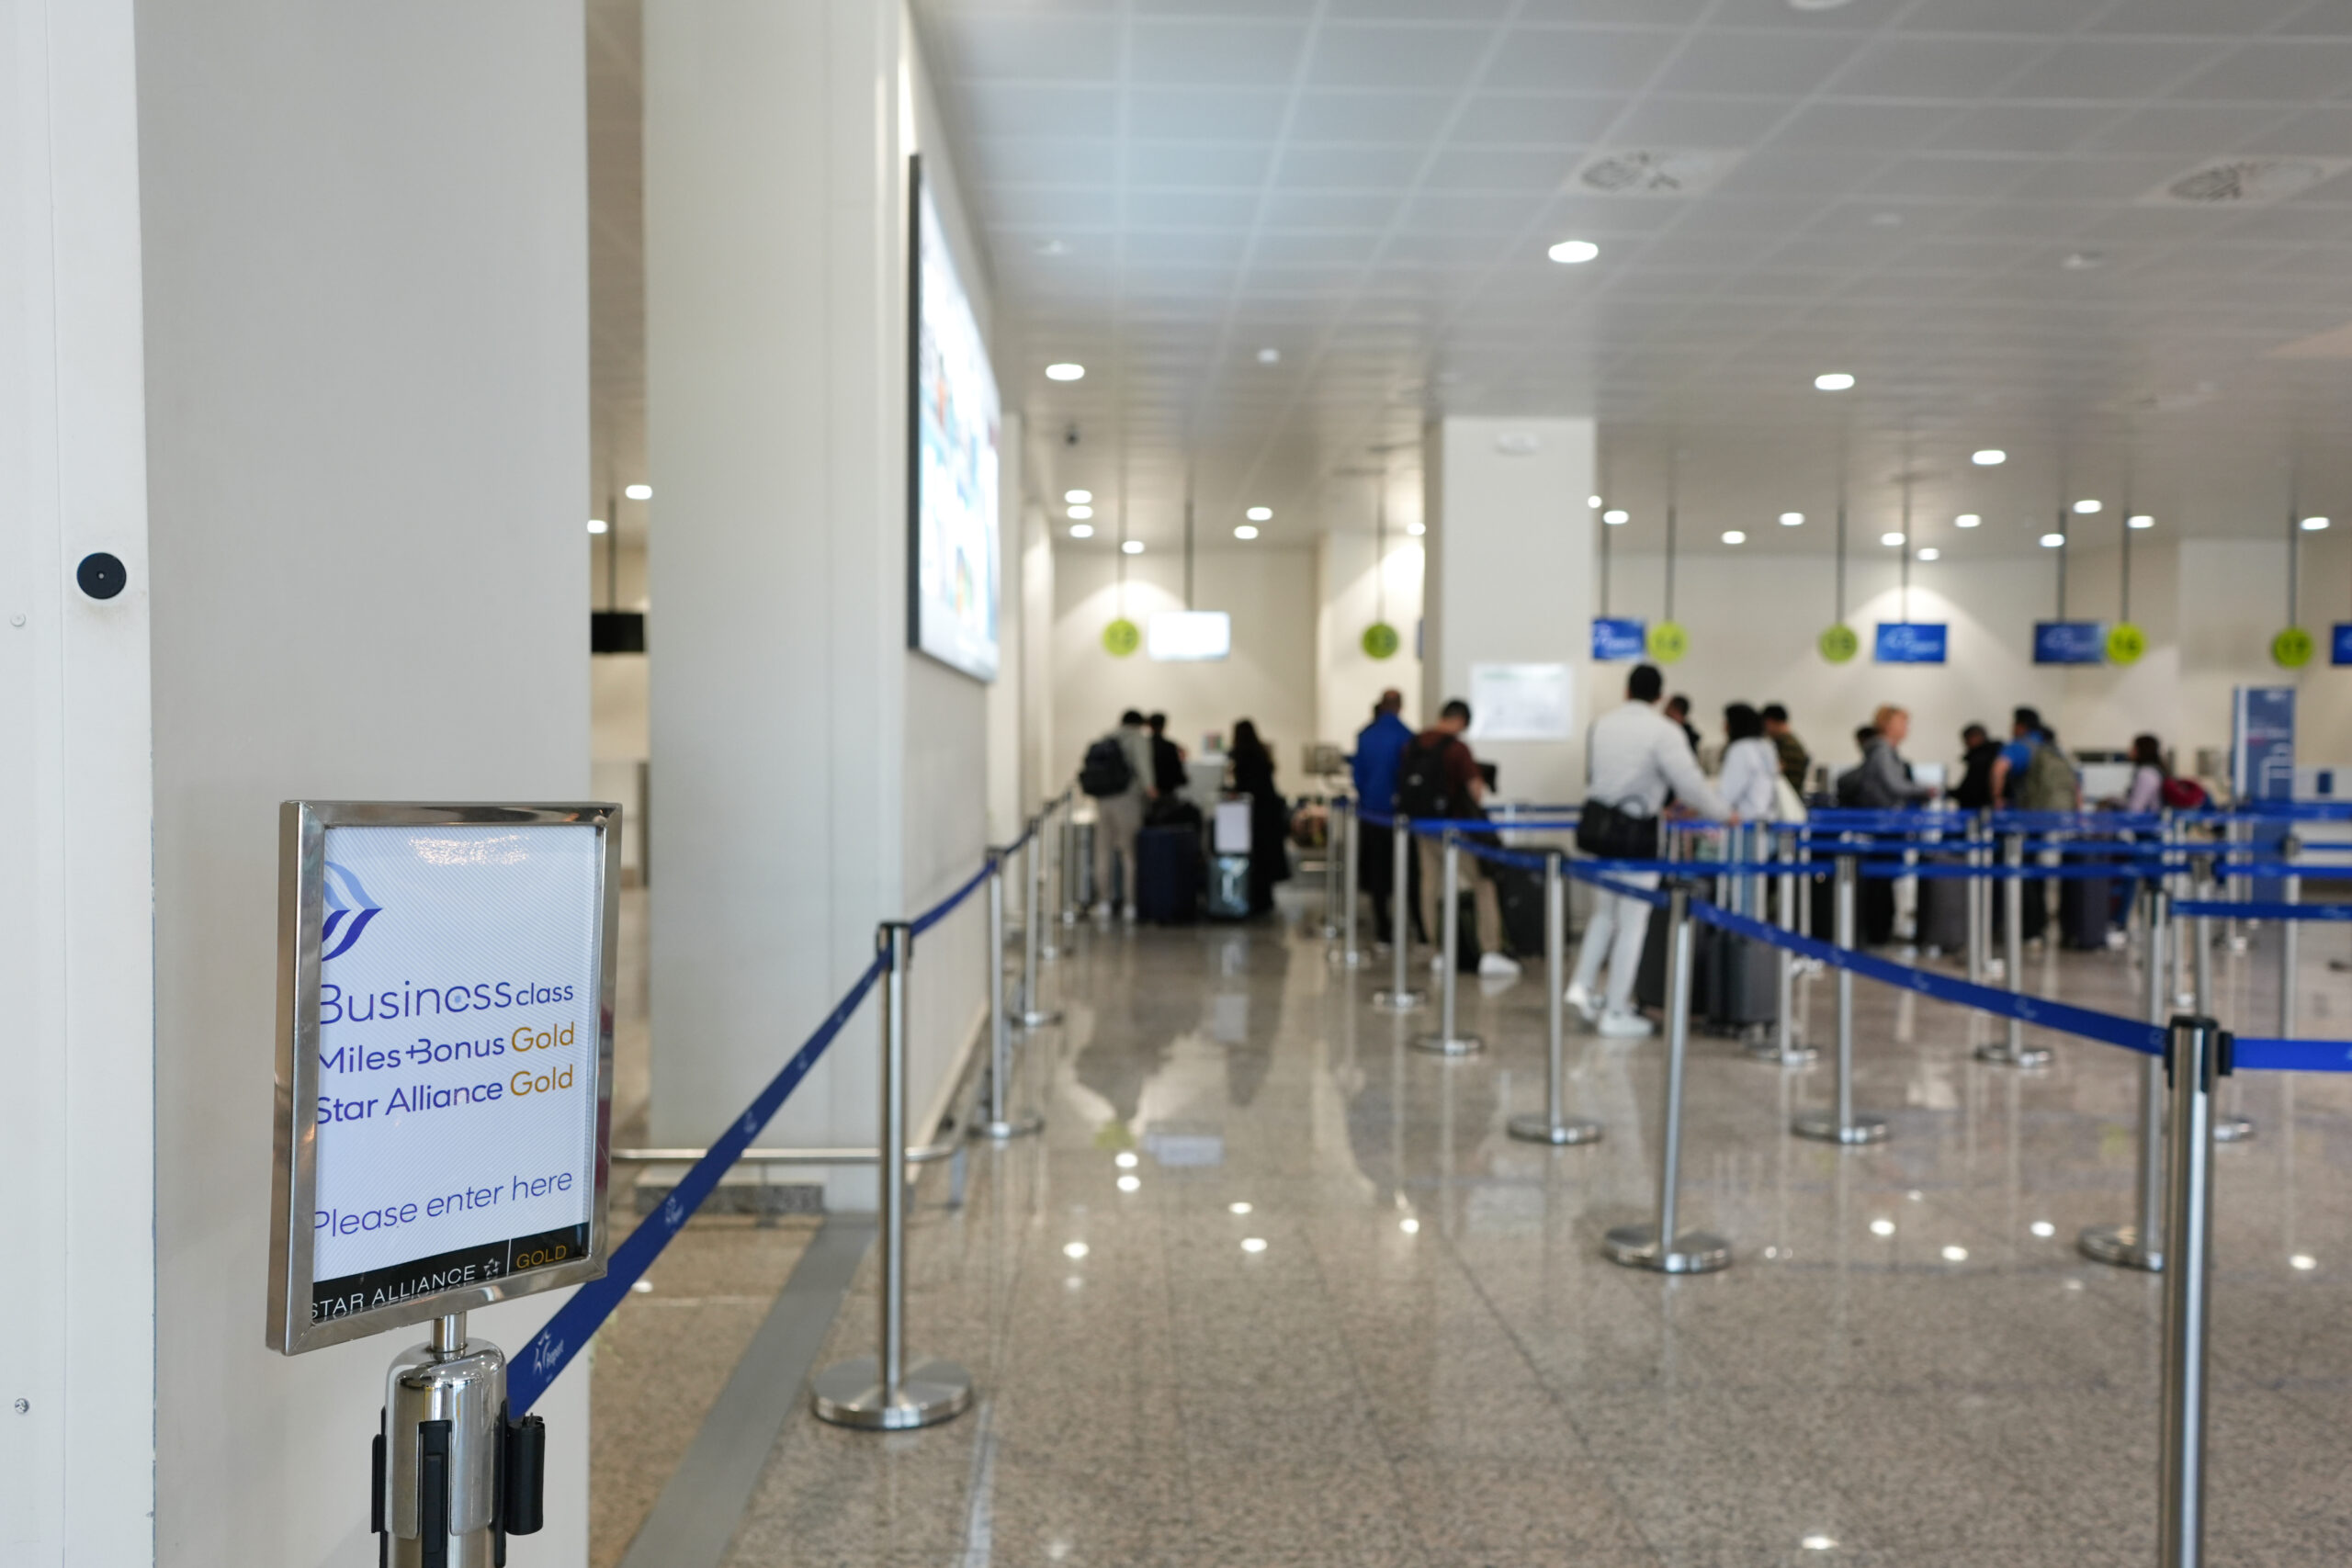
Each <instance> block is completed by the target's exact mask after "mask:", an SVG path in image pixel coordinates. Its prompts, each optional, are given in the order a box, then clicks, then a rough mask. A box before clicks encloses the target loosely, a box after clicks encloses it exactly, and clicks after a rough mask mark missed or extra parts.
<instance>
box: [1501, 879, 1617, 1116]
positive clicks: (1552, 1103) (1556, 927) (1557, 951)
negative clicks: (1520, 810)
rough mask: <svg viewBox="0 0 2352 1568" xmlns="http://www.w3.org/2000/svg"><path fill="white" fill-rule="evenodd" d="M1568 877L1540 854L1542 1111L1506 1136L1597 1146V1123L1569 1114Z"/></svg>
mask: <svg viewBox="0 0 2352 1568" xmlns="http://www.w3.org/2000/svg"><path fill="white" fill-rule="evenodd" d="M1567 952H1568V879H1567V876H1566V872H1565V870H1564V868H1563V867H1562V865H1561V858H1560V852H1559V851H1557V850H1546V851H1545V852H1544V985H1545V986H1546V987H1550V991H1551V999H1550V1001H1549V1002H1548V1003H1546V1004H1545V1012H1544V1113H1543V1114H1542V1115H1540V1116H1537V1115H1527V1114H1521V1115H1518V1116H1514V1117H1512V1118H1511V1119H1510V1122H1509V1123H1508V1125H1509V1127H1510V1135H1511V1136H1512V1137H1514V1138H1524V1139H1526V1140H1527V1141H1528V1142H1529V1143H1532V1144H1553V1145H1568V1144H1595V1143H1599V1142H1600V1134H1601V1127H1600V1122H1588V1121H1585V1120H1583V1119H1581V1118H1575V1117H1571V1116H1569V1115H1568V1112H1567V1105H1566V1100H1567V1077H1568V1072H1567V1060H1566V1057H1567V1016H1566V1014H1567V996H1566V987H1567V983H1568V960H1567Z"/></svg>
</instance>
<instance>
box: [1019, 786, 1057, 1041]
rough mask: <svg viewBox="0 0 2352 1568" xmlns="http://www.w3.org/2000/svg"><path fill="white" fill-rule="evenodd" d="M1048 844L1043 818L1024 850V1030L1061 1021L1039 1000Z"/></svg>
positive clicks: (1031, 829)
mask: <svg viewBox="0 0 2352 1568" xmlns="http://www.w3.org/2000/svg"><path fill="white" fill-rule="evenodd" d="M1045 845H1046V824H1045V822H1044V820H1043V819H1042V818H1041V819H1040V820H1038V821H1035V822H1032V823H1031V824H1029V844H1028V847H1027V848H1026V849H1024V850H1023V851H1022V854H1023V857H1024V858H1025V860H1026V864H1025V866H1024V867H1023V869H1024V870H1026V871H1027V872H1028V873H1029V874H1028V876H1027V877H1026V878H1025V879H1024V880H1025V881H1026V882H1027V884H1028V897H1027V902H1026V903H1025V904H1024V905H1023V909H1024V911H1025V912H1024V913H1023V917H1022V922H1021V923H1022V927H1023V930H1022V933H1021V937H1022V955H1021V1017H1020V1020H1019V1022H1020V1024H1021V1027H1022V1028H1023V1029H1043V1028H1044V1027H1045V1026H1046V1025H1047V1024H1049V1023H1059V1022H1060V1021H1062V1015H1061V1014H1060V1013H1058V1012H1057V1011H1055V1010H1052V1009H1050V1008H1046V1007H1041V1006H1039V1005H1038V1002H1037V960H1038V957H1039V943H1040V942H1042V941H1043V940H1044V928H1045V923H1046V921H1045V916H1044V914H1043V912H1042V911H1043V906H1044V904H1045V901H1046V863H1045V862H1044V861H1043V860H1042V859H1041V858H1040V856H1041V855H1042V854H1043V853H1044V851H1045Z"/></svg>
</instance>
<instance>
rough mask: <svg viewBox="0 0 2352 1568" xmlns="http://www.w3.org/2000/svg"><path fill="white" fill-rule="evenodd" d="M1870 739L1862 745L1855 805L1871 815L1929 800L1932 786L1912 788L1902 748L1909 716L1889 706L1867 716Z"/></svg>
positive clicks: (1908, 724)
mask: <svg viewBox="0 0 2352 1568" xmlns="http://www.w3.org/2000/svg"><path fill="white" fill-rule="evenodd" d="M1871 731H1872V733H1871V738H1870V739H1868V740H1865V741H1863V742H1862V765H1861V769H1860V773H1861V782H1860V784H1859V785H1857V786H1856V789H1855V795H1856V804H1857V805H1859V806H1860V807H1864V808H1865V809H1867V810H1871V811H1900V810H1903V809H1904V808H1905V807H1913V806H1918V805H1921V804H1923V803H1924V802H1927V801H1929V800H1933V799H1934V798H1935V795H1936V786H1935V785H1933V784H1913V783H1912V782H1911V764H1910V763H1908V762H1906V761H1904V760H1903V752H1902V746H1903V742H1904V741H1905V739H1907V738H1908V737H1909V736H1910V734H1911V714H1910V711H1909V710H1908V709H1905V708H1899V707H1896V706H1895V705H1894V704H1893V703H1886V704H1883V705H1881V706H1880V708H1879V710H1878V712H1876V713H1874V714H1872V715H1871Z"/></svg>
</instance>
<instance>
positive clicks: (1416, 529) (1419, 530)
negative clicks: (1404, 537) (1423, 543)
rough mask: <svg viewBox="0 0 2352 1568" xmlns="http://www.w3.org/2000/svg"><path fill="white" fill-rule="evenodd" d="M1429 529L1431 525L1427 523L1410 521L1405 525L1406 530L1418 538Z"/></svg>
mask: <svg viewBox="0 0 2352 1568" xmlns="http://www.w3.org/2000/svg"><path fill="white" fill-rule="evenodd" d="M1429 531H1430V525H1428V524H1426V523H1408V524H1406V525H1405V532H1407V533H1408V534H1410V535H1412V536H1413V537H1415V538H1416V539H1418V538H1419V537H1420V536H1422V535H1424V534H1426V533H1428V532H1429Z"/></svg>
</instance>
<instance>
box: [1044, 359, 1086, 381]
mask: <svg viewBox="0 0 2352 1568" xmlns="http://www.w3.org/2000/svg"><path fill="white" fill-rule="evenodd" d="M1085 378H1086V367H1085V366H1083V365H1072V364H1070V363H1069V362H1068V361H1064V362H1063V363H1061V364H1059V365H1048V366H1046V380H1048V381H1082V380H1084V379H1085Z"/></svg>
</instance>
